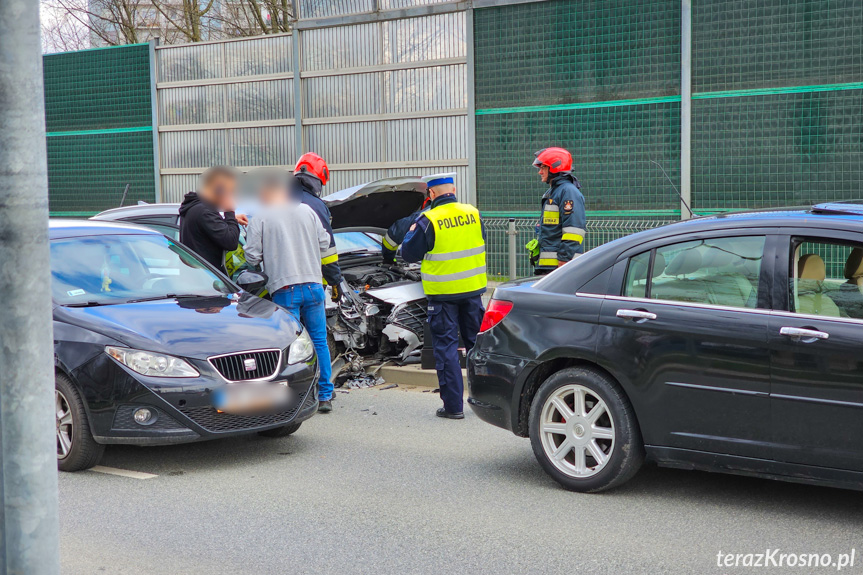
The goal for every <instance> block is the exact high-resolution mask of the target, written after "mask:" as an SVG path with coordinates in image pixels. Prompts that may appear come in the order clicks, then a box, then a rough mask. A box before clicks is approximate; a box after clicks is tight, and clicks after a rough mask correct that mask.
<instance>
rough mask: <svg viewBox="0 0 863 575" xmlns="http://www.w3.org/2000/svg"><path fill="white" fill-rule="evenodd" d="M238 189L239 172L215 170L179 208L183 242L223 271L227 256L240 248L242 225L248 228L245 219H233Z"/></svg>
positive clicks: (224, 169)
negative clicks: (227, 253) (226, 254)
mask: <svg viewBox="0 0 863 575" xmlns="http://www.w3.org/2000/svg"><path fill="white" fill-rule="evenodd" d="M236 189H237V175H236V172H234V170H233V169H231V168H228V167H226V166H216V167H214V168H210V169H209V170H207V171H206V172H204V173H203V174H202V175H201V180H200V190H199V191H198V192H189V193H188V194H186V196H185V197H184V198H183V203H182V204H180V242H181V243H182V244H184V245H185V246H186V247H188V248H189V249H191V250H192V251H193V252H195V253H197V254H198V255H199V256H201V257H202V258H204V259H205V260H207V261H208V262H209V263H210V264H212V265H213V266H215V267H216V268H218V269H220V270H222V271H224V270H225V252H230V251H233V250H235V249H237V246H238V245H239V242H240V224H242V225H246V224H248V220H247V219H246V217H245V216H244V215H242V214H240V215H236V216H235V215H234V209H235V204H234V202H235V201H236V200H235V194H236ZM219 212H222V213H223V214H224V215H222V213H219Z"/></svg>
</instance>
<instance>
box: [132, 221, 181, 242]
mask: <svg viewBox="0 0 863 575" xmlns="http://www.w3.org/2000/svg"><path fill="white" fill-rule="evenodd" d="M139 223H140V225H142V226H147V227H148V228H150V229H151V230H156V231H157V232H159V233H160V234H165V235H166V236H168V237H169V238H171V239H172V240H179V239H180V230H179V229H178V228H176V227H174V226H165V225H162V224H152V223H150V222H139Z"/></svg>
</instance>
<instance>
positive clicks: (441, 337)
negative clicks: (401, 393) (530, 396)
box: [428, 295, 484, 413]
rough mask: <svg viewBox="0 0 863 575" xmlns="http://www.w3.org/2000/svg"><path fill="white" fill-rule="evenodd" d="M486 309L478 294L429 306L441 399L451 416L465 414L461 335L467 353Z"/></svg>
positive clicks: (435, 302) (474, 339)
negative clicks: (459, 348)
mask: <svg viewBox="0 0 863 575" xmlns="http://www.w3.org/2000/svg"><path fill="white" fill-rule="evenodd" d="M483 313H484V309H483V307H482V296H479V295H475V296H470V297H466V298H462V299H457V300H450V301H432V300H429V304H428V321H429V327H430V328H431V332H432V339H433V344H434V360H435V369H436V370H437V378H438V383H439V385H440V398H441V399H442V400H443V407H444V409H445V410H446V411H447V412H448V413H461V412H462V411H464V380H463V379H462V375H461V364H460V362H459V355H458V336H459V333H461V339H462V341H463V342H464V347H465V350H466V351H470V350H471V348H473V346H474V344H475V343H476V336H477V334H478V333H479V326H480V324H481V323H482V316H483Z"/></svg>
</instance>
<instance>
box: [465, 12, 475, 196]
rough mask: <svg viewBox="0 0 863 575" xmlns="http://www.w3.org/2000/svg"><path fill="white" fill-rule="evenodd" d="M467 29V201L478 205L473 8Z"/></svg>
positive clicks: (469, 15) (467, 17) (468, 17)
mask: <svg viewBox="0 0 863 575" xmlns="http://www.w3.org/2000/svg"><path fill="white" fill-rule="evenodd" d="M465 20H466V21H467V29H466V31H465V39H466V42H467V65H466V66H465V68H466V70H465V74H466V75H467V178H468V181H467V188H468V193H467V201H468V203H470V204H473V205H477V189H476V186H477V183H476V84H475V82H474V80H475V78H474V74H475V71H476V58H475V56H476V52H475V49H474V45H473V42H474V35H473V8H468V9H467V12H466V13H465Z"/></svg>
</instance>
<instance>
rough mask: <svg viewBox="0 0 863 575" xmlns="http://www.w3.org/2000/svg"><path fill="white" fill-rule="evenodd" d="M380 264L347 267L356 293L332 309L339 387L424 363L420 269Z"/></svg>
mask: <svg viewBox="0 0 863 575" xmlns="http://www.w3.org/2000/svg"><path fill="white" fill-rule="evenodd" d="M376 260H377V261H375V262H374V263H372V262H368V263H356V264H353V265H351V264H347V265H344V264H343V266H342V277H343V279H344V280H345V282H346V283H347V286H348V287H349V288H350V292H351V293H346V294H344V295H345V297H342V299H341V302H340V303H339V304H335V303H331V304H328V307H327V325H328V328H329V333H330V334H331V338H332V340H331V342H330V352H331V354H332V355H333V360H334V377H335V380H336V383H337V384H338V382H339V380H340V379H342V380H344V379H348V378H350V377H351V374H354V375H355V374H357V373H360V372H364V371H365V370H366V368H368V367H370V366H372V365H379V364H383V363H387V362H392V363H397V364H404V363H410V362H412V361H418V359H419V355H420V350H421V348H422V345H423V334H424V329H425V322H426V318H427V309H426V308H427V301H426V298H425V295H424V294H423V291H422V283H421V281H420V280H421V276H420V269H419V264H406V263H396V264H391V265H387V264H383V263H380V260H379V258H376ZM339 360H341V361H339ZM336 367H338V369H335V368H336Z"/></svg>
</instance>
